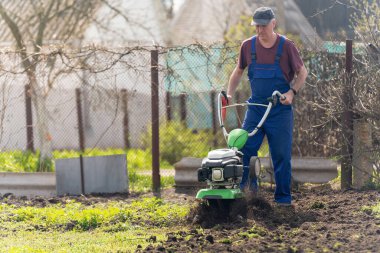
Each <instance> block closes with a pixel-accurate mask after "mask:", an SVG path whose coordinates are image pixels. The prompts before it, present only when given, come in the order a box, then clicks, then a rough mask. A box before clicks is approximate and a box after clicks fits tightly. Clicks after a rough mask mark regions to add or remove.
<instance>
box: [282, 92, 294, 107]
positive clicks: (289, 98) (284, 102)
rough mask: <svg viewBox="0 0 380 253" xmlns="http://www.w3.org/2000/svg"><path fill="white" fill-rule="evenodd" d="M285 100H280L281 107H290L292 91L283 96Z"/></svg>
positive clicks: (292, 96)
mask: <svg viewBox="0 0 380 253" xmlns="http://www.w3.org/2000/svg"><path fill="white" fill-rule="evenodd" d="M282 95H284V96H285V99H280V103H281V104H283V105H291V104H292V103H293V98H294V93H293V91H292V90H288V91H287V92H285V93H284V94H282Z"/></svg>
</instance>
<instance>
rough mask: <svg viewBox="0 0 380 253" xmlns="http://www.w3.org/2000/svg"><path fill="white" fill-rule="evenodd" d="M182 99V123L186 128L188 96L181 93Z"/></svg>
mask: <svg viewBox="0 0 380 253" xmlns="http://www.w3.org/2000/svg"><path fill="white" fill-rule="evenodd" d="M179 99H180V103H179V106H180V112H181V122H182V123H183V124H184V125H185V126H186V117H187V108H186V94H185V93H181V95H180V96H179Z"/></svg>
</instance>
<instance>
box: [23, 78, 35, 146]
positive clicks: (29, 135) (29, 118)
mask: <svg viewBox="0 0 380 253" xmlns="http://www.w3.org/2000/svg"><path fill="white" fill-rule="evenodd" d="M30 89H31V88H30V85H25V114H26V149H27V150H29V151H31V152H34V138H33V110H32V96H31V90H30Z"/></svg>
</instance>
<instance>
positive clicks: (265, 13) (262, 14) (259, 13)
mask: <svg viewBox="0 0 380 253" xmlns="http://www.w3.org/2000/svg"><path fill="white" fill-rule="evenodd" d="M272 19H274V12H273V10H272V9H271V8H269V7H260V8H257V9H256V10H255V12H254V13H253V18H252V22H251V25H267V24H268V23H269V22H270V21H271V20H272Z"/></svg>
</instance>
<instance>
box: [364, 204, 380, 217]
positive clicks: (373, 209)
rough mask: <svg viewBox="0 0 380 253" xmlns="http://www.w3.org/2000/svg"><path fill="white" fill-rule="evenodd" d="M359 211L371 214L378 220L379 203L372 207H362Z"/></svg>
mask: <svg viewBox="0 0 380 253" xmlns="http://www.w3.org/2000/svg"><path fill="white" fill-rule="evenodd" d="M361 211H362V212H365V213H370V214H373V215H374V216H375V217H376V218H380V202H379V203H377V204H376V205H374V206H364V207H362V209H361Z"/></svg>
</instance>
